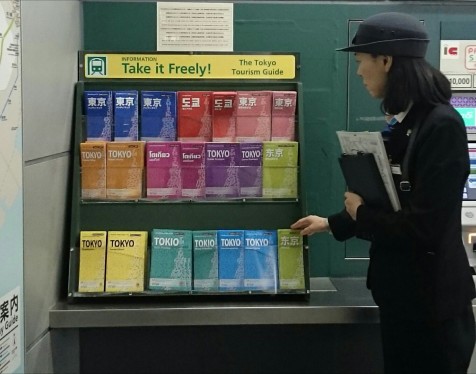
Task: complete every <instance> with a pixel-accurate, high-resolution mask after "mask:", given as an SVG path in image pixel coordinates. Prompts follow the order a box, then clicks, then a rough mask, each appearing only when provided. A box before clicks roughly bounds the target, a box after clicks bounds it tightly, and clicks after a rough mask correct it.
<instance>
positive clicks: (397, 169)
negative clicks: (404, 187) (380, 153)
mask: <svg viewBox="0 0 476 374" xmlns="http://www.w3.org/2000/svg"><path fill="white" fill-rule="evenodd" d="M390 168H391V170H392V174H396V175H402V169H401V168H400V165H390Z"/></svg>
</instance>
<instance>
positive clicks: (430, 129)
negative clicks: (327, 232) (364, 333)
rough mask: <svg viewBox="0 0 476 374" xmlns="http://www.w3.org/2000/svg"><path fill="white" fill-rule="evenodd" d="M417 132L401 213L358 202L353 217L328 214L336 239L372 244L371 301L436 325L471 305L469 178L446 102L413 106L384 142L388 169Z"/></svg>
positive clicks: (462, 135)
mask: <svg viewBox="0 0 476 374" xmlns="http://www.w3.org/2000/svg"><path fill="white" fill-rule="evenodd" d="M417 122H418V123H419V124H420V126H419V130H418V132H417V135H416V137H415V142H414V146H413V149H412V151H411V156H410V159H409V163H408V165H409V166H408V173H409V179H410V183H411V191H410V192H405V193H403V192H400V191H399V186H398V185H397V186H396V187H397V191H399V195H400V202H401V205H402V209H401V210H400V211H398V212H393V211H382V210H378V209H372V208H370V207H368V206H366V205H365V204H364V205H361V206H360V207H359V208H358V210H357V220H356V221H353V220H352V219H351V217H350V216H349V215H348V214H347V212H346V211H345V210H344V211H342V212H341V213H338V214H335V215H333V216H330V217H329V225H330V228H331V231H332V233H333V235H334V236H335V238H336V239H337V240H341V241H343V240H347V239H349V238H351V237H353V236H356V237H358V238H362V239H365V240H370V241H371V247H370V262H369V269H368V273H367V287H368V288H369V289H370V290H371V292H372V295H373V298H374V300H375V302H376V304H377V305H378V306H379V307H380V308H381V309H382V310H386V311H387V312H390V313H396V314H395V315H398V316H400V317H402V318H409V319H418V320H425V321H436V320H438V321H441V320H443V319H446V318H451V317H454V316H456V315H458V314H459V313H461V311H462V310H463V309H464V308H465V307H466V306H467V305H468V304H469V303H470V302H471V300H472V299H473V298H474V297H475V296H476V295H475V286H474V282H473V278H472V274H471V271H470V267H469V262H468V258H467V255H466V252H465V249H464V246H463V241H462V233H461V203H462V195H463V189H464V185H465V182H466V179H467V177H468V173H469V155H468V145H467V137H466V132H465V128H464V124H463V121H462V119H461V117H460V116H459V114H458V113H457V112H456V111H455V110H454V109H453V108H452V107H451V106H450V105H437V106H436V107H433V108H420V107H416V106H414V107H412V109H411V110H410V111H409V113H408V114H407V115H406V116H405V119H404V120H403V122H402V123H398V124H397V125H395V128H394V130H393V131H392V132H391V134H390V138H389V140H388V142H386V143H387V144H386V148H387V153H388V155H389V158H390V159H391V162H392V164H401V163H402V161H403V157H404V155H405V150H406V148H407V145H408V139H409V137H408V136H407V135H408V132H409V131H408V130H409V129H411V128H412V127H413V126H414V124H415V123H417Z"/></svg>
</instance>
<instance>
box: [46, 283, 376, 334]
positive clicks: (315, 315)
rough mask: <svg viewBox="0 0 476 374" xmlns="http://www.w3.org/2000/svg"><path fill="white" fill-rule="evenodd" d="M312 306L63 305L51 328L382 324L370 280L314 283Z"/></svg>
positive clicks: (309, 302) (55, 312) (279, 303)
mask: <svg viewBox="0 0 476 374" xmlns="http://www.w3.org/2000/svg"><path fill="white" fill-rule="evenodd" d="M310 285H311V287H310V289H311V295H310V298H309V300H297V301H294V300H293V301H287V300H286V301H282V300H279V301H276V300H275V301H269V300H264V301H252V302H249V301H213V302H210V301H207V302H203V301H200V300H194V301H193V302H189V301H186V302H166V303H161V302H156V301H153V302H140V303H136V302H134V303H107V304H106V303H99V304H98V303H67V302H60V303H58V304H57V305H55V306H54V307H53V308H52V309H51V310H50V312H49V319H50V328H56V329H61V328H89V327H136V326H212V325H220V326H224V325H276V324H360V323H378V320H379V319H378V310H377V307H376V305H375V303H374V302H373V300H372V297H371V295H370V292H369V290H367V288H366V287H365V278H311V282H310Z"/></svg>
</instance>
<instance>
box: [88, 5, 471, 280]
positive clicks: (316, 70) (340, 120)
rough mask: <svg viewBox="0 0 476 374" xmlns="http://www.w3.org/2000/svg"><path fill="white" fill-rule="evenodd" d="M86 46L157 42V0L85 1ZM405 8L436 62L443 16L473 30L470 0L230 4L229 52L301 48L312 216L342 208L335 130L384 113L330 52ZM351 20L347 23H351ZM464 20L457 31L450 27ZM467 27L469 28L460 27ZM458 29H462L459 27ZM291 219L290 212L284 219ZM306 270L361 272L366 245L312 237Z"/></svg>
mask: <svg viewBox="0 0 476 374" xmlns="http://www.w3.org/2000/svg"><path fill="white" fill-rule="evenodd" d="M83 6H84V48H85V49H86V50H112V51H133V50H134V51H150V50H155V48H156V23H155V22H156V20H155V17H156V12H155V3H154V2H144V3H141V2H131V3H128V2H110V1H108V2H91V1H88V2H85V3H84V4H83ZM382 11H403V12H407V13H411V14H413V15H415V16H416V17H418V18H420V19H421V20H423V21H424V22H425V24H426V25H427V29H428V31H429V33H430V36H431V39H432V42H431V43H430V46H429V50H428V55H427V58H428V60H429V61H430V62H432V63H433V64H435V65H436V66H437V65H438V60H439V38H440V35H441V28H442V22H443V21H444V22H448V26H447V29H448V34H450V32H451V35H456V36H457V35H460V34H461V35H462V36H460V38H461V39H464V38H469V39H471V38H472V39H476V35H473V36H472V37H464V36H463V35H467V36H468V35H471V34H472V33H474V26H471V27H470V26H469V25H474V14H476V4H475V3H472V4H471V3H457V4H454V3H453V4H452V3H451V2H446V3H442V2H418V3H416V2H415V3H413V2H399V3H397V2H395V3H393V2H365V3H362V2H349V3H343V2H339V3H328V2H325V3H324V2H323V3H320V2H311V1H310V2H296V3H293V2H278V1H276V2H271V1H268V2H259V3H258V2H255V3H253V2H246V3H241V2H240V3H236V4H235V5H234V50H235V51H236V52H245V51H273V52H299V53H300V61H301V81H302V84H303V97H304V103H303V105H304V116H303V117H304V119H305V123H304V127H305V139H300V141H301V142H303V146H304V147H303V148H304V149H305V154H304V157H305V159H306V169H305V170H303V171H302V172H304V173H305V174H306V176H305V180H306V181H307V185H306V186H305V188H306V195H307V206H308V210H309V213H310V214H322V215H329V214H332V213H334V212H337V211H338V210H340V209H342V200H343V193H344V191H345V185H344V182H343V179H342V176H341V173H340V169H339V167H338V164H337V157H338V155H339V147H338V141H337V137H336V135H335V131H337V130H343V129H351V130H376V129H378V128H379V126H380V120H381V118H383V116H382V114H381V113H380V112H379V109H378V102H376V101H375V100H373V99H371V98H370V96H369V95H368V94H367V92H366V91H365V90H364V88H363V87H362V85H361V82H360V79H359V78H358V77H356V76H355V66H354V64H353V55H352V54H347V53H340V52H335V49H336V48H338V47H342V46H345V45H347V43H348V41H349V37H350V35H352V34H353V32H354V30H355V28H356V27H357V26H356V25H357V23H356V21H357V22H358V21H360V20H362V19H365V18H366V17H368V16H370V15H372V14H374V13H378V12H382ZM349 21H350V22H349ZM458 24H459V25H462V26H461V27H460V29H459V31H458V28H457V27H454V25H458ZM465 30H468V32H465ZM458 32H459V33H458ZM293 219H294V217H289V224H290V223H291V222H292V221H293ZM309 245H310V249H311V250H310V264H311V275H313V276H361V275H365V272H366V269H367V260H366V259H365V257H366V256H367V248H368V244H367V243H365V242H362V241H359V240H357V239H354V240H352V241H349V242H348V243H339V242H336V241H335V240H334V239H333V238H332V236H330V235H323V234H321V235H314V236H312V237H310V239H309Z"/></svg>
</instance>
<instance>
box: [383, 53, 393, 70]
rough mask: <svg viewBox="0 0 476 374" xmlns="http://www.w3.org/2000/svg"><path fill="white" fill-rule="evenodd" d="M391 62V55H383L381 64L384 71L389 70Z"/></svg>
mask: <svg viewBox="0 0 476 374" xmlns="http://www.w3.org/2000/svg"><path fill="white" fill-rule="evenodd" d="M392 63H393V56H383V66H384V69H385V72H386V73H388V72H389V71H390V68H391V67H392Z"/></svg>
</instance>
